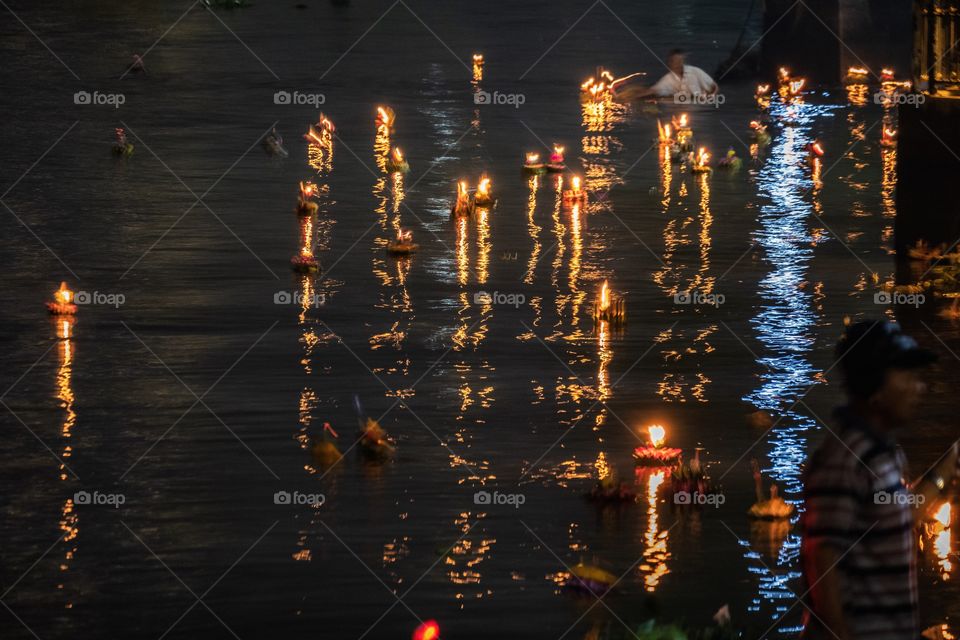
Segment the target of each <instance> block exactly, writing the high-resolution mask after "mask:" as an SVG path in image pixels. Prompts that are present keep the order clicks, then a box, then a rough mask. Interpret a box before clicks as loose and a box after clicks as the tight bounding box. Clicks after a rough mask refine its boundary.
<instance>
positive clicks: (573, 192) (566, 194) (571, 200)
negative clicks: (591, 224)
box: [561, 176, 587, 207]
mask: <svg viewBox="0 0 960 640" xmlns="http://www.w3.org/2000/svg"><path fill="white" fill-rule="evenodd" d="M561 199H562V201H563V206H565V207H572V206H573V205H575V204H586V203H587V192H586V191H585V190H583V189H581V188H580V176H573V178H572V179H571V180H570V188H569V189H565V190H564V191H563V193H562V194H561Z"/></svg>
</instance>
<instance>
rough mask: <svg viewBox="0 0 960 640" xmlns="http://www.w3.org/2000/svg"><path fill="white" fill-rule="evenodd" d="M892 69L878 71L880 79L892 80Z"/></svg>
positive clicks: (886, 68) (885, 68)
mask: <svg viewBox="0 0 960 640" xmlns="http://www.w3.org/2000/svg"><path fill="white" fill-rule="evenodd" d="M893 75H894V74H893V69H891V68H890V67H884V68H883V69H880V79H881V80H893Z"/></svg>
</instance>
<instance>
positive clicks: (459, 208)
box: [450, 180, 473, 216]
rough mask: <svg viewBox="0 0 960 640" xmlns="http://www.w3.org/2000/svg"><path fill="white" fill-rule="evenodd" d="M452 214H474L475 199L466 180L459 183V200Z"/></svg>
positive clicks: (455, 203)
mask: <svg viewBox="0 0 960 640" xmlns="http://www.w3.org/2000/svg"><path fill="white" fill-rule="evenodd" d="M450 213H452V214H453V215H455V216H468V215H470V214H471V213H473V198H471V197H470V190H469V189H468V188H467V181H466V180H461V181H460V182H458V183H457V199H456V201H455V202H454V203H453V207H451V209H450Z"/></svg>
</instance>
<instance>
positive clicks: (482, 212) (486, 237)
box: [474, 207, 493, 284]
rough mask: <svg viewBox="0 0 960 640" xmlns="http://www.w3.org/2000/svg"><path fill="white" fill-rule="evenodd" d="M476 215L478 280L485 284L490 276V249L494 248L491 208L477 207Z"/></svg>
mask: <svg viewBox="0 0 960 640" xmlns="http://www.w3.org/2000/svg"><path fill="white" fill-rule="evenodd" d="M474 217H475V218H476V220H477V274H476V275H477V282H478V283H480V284H485V283H486V282H487V278H488V276H489V269H490V250H491V249H492V248H493V244H492V243H491V242H490V209H489V208H488V207H477V209H476V211H475V212H474Z"/></svg>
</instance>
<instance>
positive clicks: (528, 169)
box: [523, 152, 547, 175]
mask: <svg viewBox="0 0 960 640" xmlns="http://www.w3.org/2000/svg"><path fill="white" fill-rule="evenodd" d="M523 171H524V173H531V174H534V175H540V174H541V173H545V172H546V171H547V167H546V165H545V164H543V161H542V160H541V159H540V154H539V153H532V152H531V153H528V154H526V155H525V156H524V159H523Z"/></svg>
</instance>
